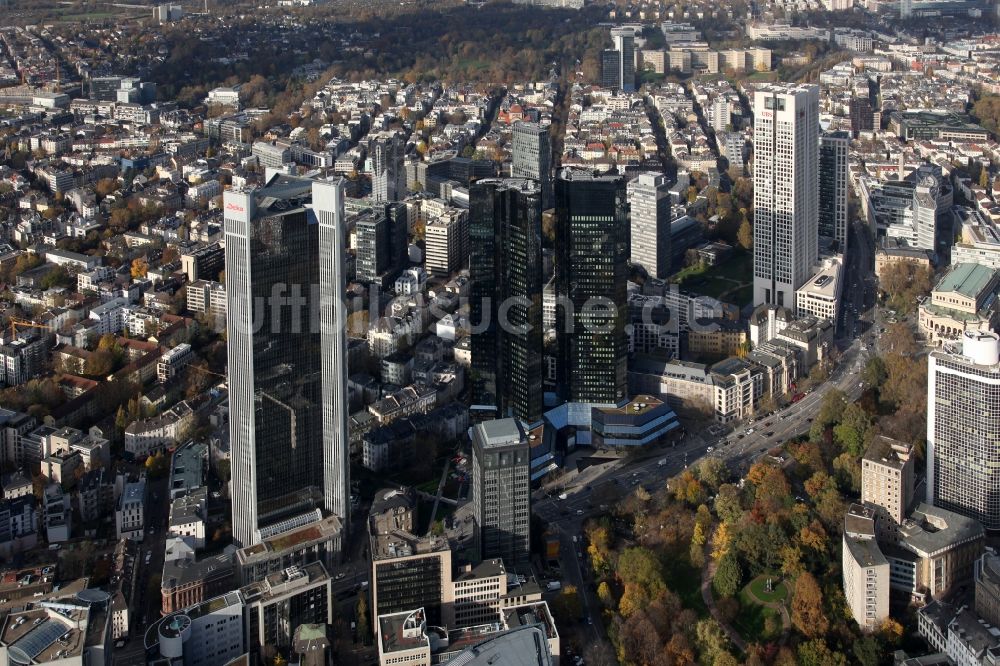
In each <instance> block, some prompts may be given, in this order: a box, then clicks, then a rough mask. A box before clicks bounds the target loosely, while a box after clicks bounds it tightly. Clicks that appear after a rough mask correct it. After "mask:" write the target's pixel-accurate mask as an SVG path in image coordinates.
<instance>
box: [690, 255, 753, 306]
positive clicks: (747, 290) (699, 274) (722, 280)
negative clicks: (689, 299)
mask: <svg viewBox="0 0 1000 666" xmlns="http://www.w3.org/2000/svg"><path fill="white" fill-rule="evenodd" d="M670 280H671V282H675V283H677V284H678V285H680V286H681V287H683V288H684V289H688V290H690V291H693V292H695V293H698V294H701V295H703V296H709V297H711V298H717V299H719V300H720V301H725V302H727V303H733V304H735V305H739V306H742V305H745V304H747V303H749V302H750V301H751V300H752V299H753V254H751V253H750V252H746V251H743V250H737V251H736V252H734V254H733V256H732V257H730V258H729V259H728V260H726V261H725V262H723V263H721V264H719V265H718V266H701V265H699V266H688V267H687V268H685V269H683V270H681V271H679V272H677V273H675V274H674V276H673V277H672V278H670Z"/></svg>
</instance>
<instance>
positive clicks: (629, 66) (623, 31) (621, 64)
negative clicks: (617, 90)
mask: <svg viewBox="0 0 1000 666" xmlns="http://www.w3.org/2000/svg"><path fill="white" fill-rule="evenodd" d="M611 39H612V41H614V43H615V50H616V51H618V80H619V81H620V84H619V85H620V87H621V89H622V90H624V91H626V92H632V91H633V90H635V29H633V28H612V29H611Z"/></svg>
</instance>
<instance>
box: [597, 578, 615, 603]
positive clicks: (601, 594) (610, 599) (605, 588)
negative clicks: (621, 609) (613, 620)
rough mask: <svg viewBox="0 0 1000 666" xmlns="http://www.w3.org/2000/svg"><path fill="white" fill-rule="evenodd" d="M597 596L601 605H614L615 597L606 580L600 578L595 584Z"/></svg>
mask: <svg viewBox="0 0 1000 666" xmlns="http://www.w3.org/2000/svg"><path fill="white" fill-rule="evenodd" d="M597 598H598V599H599V600H600V602H601V605H603V606H604V607H605V608H613V607H614V605H615V597H614V595H613V594H612V593H611V586H610V585H608V581H606V580H602V581H601V583H600V584H599V585H598V586H597Z"/></svg>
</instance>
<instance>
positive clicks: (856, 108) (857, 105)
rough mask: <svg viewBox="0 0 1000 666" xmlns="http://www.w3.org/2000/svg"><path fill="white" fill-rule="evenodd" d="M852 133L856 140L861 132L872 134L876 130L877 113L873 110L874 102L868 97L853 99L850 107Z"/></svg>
mask: <svg viewBox="0 0 1000 666" xmlns="http://www.w3.org/2000/svg"><path fill="white" fill-rule="evenodd" d="M850 114H851V132H853V133H854V136H855V138H856V137H857V136H858V134H860V133H861V132H870V131H872V130H873V129H875V111H874V109H872V102H871V99H869V98H868V97H867V96H865V97H852V98H851V105H850Z"/></svg>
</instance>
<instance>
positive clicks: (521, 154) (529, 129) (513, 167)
mask: <svg viewBox="0 0 1000 666" xmlns="http://www.w3.org/2000/svg"><path fill="white" fill-rule="evenodd" d="M510 153H511V164H510V175H511V176H513V177H514V178H530V179H532V180H535V181H538V184H539V186H540V187H541V191H542V210H548V209H549V208H550V207H551V206H552V139H551V137H550V136H549V128H548V127H547V126H546V127H542V126H541V125H539V124H538V123H529V122H524V121H519V122H516V123H514V131H513V135H512V137H511V151H510Z"/></svg>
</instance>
